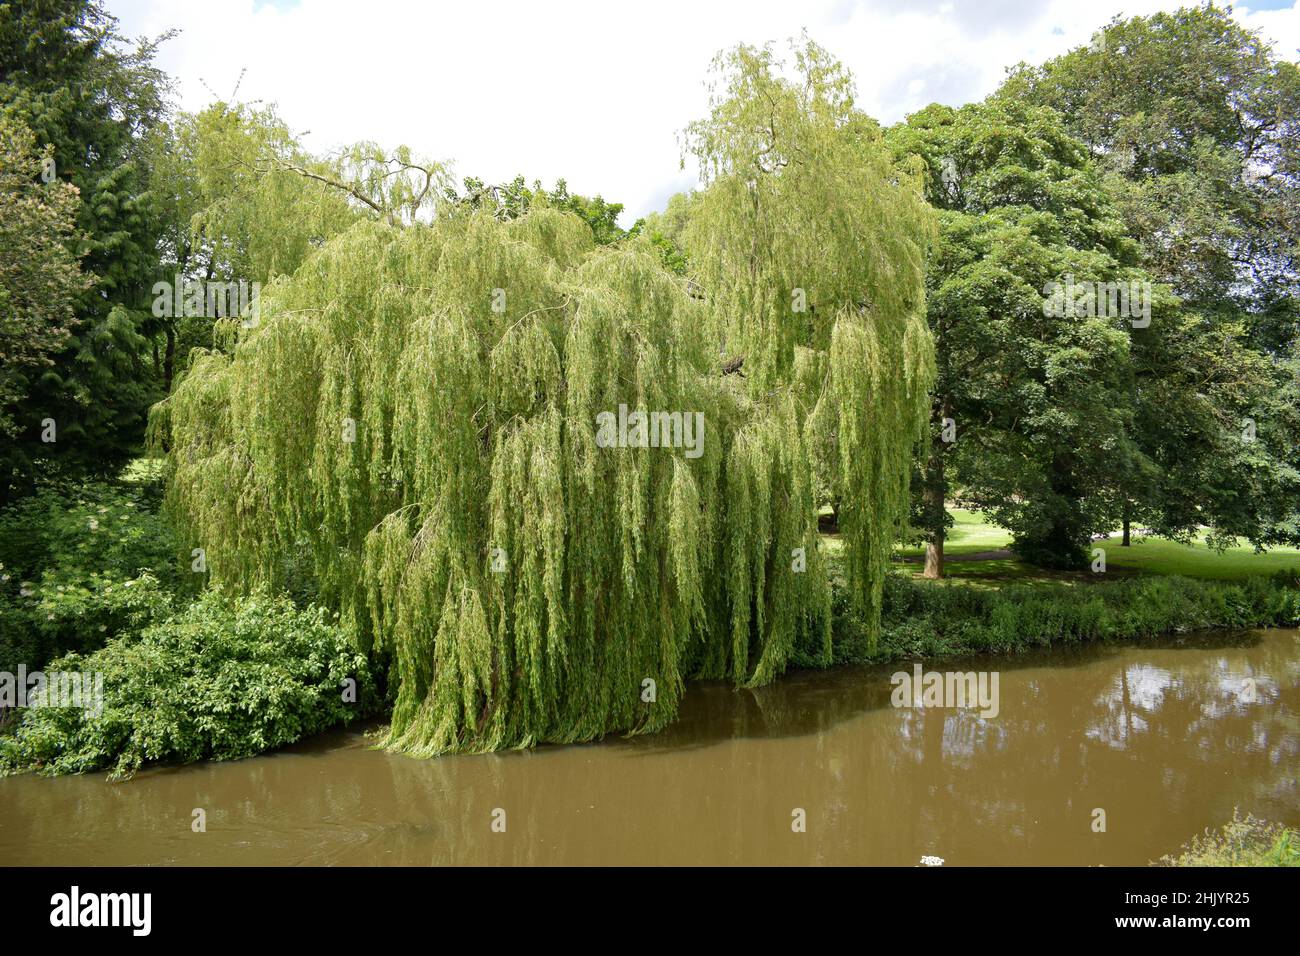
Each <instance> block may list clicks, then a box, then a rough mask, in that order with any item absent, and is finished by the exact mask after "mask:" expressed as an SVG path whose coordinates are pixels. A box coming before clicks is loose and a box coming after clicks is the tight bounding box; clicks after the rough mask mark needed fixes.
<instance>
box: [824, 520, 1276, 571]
mask: <svg viewBox="0 0 1300 956" xmlns="http://www.w3.org/2000/svg"><path fill="white" fill-rule="evenodd" d="M948 512H949V514H951V515H952V516H953V519H954V524H953V527H952V529H951V531H950V532H949V537H948V540H947V542H946V544H945V547H944V555H945V562H944V563H945V568H944V570H945V581H946V582H947V581H962V582H966V583H970V584H976V585H982V586H987V587H999V586H1002V585H1004V584H1007V583H1015V584H1042V583H1075V584H1083V583H1096V582H1097V581H1099V580H1110V579H1114V578H1122V577H1129V576H1134V575H1144V574H1161V575H1181V576H1183V577H1189V578H1201V579H1205V580H1215V581H1240V580H1243V579H1245V578H1250V577H1254V576H1257V575H1269V574H1276V573H1277V572H1279V571H1284V570H1287V569H1288V568H1300V548H1281V547H1279V548H1271V549H1269V550H1268V551H1266V552H1262V553H1257V552H1256V551H1255V549H1254V548H1252V547H1251V546H1250V545H1248V544H1239V545H1238V546H1237V547H1233V548H1228V549H1226V550H1223V551H1216V550H1214V549H1213V548H1210V547H1208V546H1207V545H1206V544H1205V543H1204V541H1193V542H1191V543H1188V544H1181V543H1179V542H1177V541H1167V540H1164V539H1162V538H1154V537H1142V536H1139V535H1137V534H1134V535H1133V537H1132V544H1131V545H1130V546H1129V547H1123V546H1122V545H1121V544H1120V541H1121V538H1120V535H1119V534H1118V533H1116V534H1114V535H1112V536H1111V537H1109V538H1106V539H1104V540H1100V541H1096V542H1094V543H1093V544H1092V547H1093V548H1101V549H1103V550H1104V551H1105V552H1106V572H1105V575H1104V577H1103V575H1100V574H1094V573H1092V572H1091V571H1083V572H1069V571H1049V570H1045V569H1043V568H1038V567H1035V566H1034V565H1031V564H1028V563H1026V562H1024V561H1021V560H1020V559H1019V558H1018V557H1016V556H1015V555H1014V554H1008V555H1006V556H1005V557H994V558H982V559H979V560H971V556H972V555H984V554H987V553H988V552H990V551H998V550H1004V549H1009V548H1010V546H1011V535H1010V533H1009V532H1007V531H1006V530H1005V529H1003V528H999V527H997V526H996V525H993V524H990V523H989V522H988V521H986V520H985V519H984V517H983V516H982V515H981V514H980V513H979V512H976V511H970V510H967V509H964V508H949V509H948ZM827 537H828V538H833V537H834V536H827ZM827 544H828V547H829V549H830V550H831V553H832V554H835V553H837V552H838V549H839V544H838V542H837V541H830V540H828V542H827ZM924 553H925V548H924V547H923V546H921V545H906V546H900V547H898V548H897V549H895V552H894V565H895V567H896V568H897V569H899V570H900V571H903V572H905V573H907V574H909V575H910V576H912V577H914V578H917V579H919V578H920V577H921V571H922V567H921V564H920V559H921V558H922V556H923V555H924ZM909 559H910V560H909Z"/></svg>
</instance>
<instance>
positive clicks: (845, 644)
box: [797, 569, 1300, 667]
mask: <svg viewBox="0 0 1300 956" xmlns="http://www.w3.org/2000/svg"><path fill="white" fill-rule="evenodd" d="M881 617H882V620H881V636H880V641H879V644H878V645H877V647H876V648H875V649H874V650H873V649H871V648H869V647H868V646H867V640H866V632H865V628H863V627H862V625H861V623H860V622H858V621H856V620H854V618H853V616H852V614H851V613H850V612H849V610H848V609H847V607H846V602H844V601H843V600H841V599H840V598H839V594H838V591H837V599H836V603H835V627H834V636H833V641H832V657H831V660H830V661H827V660H826V659H825V657H824V654H821V653H820V649H810V648H805V649H802V650H801V653H800V654H799V656H798V659H797V663H798V664H799V665H800V666H805V667H819V666H826V665H827V664H828V663H876V662H887V661H894V660H900V659H904V658H942V657H948V656H955V655H964V654H985V653H1016V652H1019V651H1023V650H1025V649H1027V648H1030V647H1049V646H1069V645H1075V644H1084V643H1090V642H1095V641H1102V642H1106V641H1125V640H1128V641H1131V640H1141V639H1144V638H1151V637H1157V636H1162V635H1170V634H1183V633H1187V632H1189V631H1213V630H1245V629H1250V628H1265V627H1296V626H1300V569H1297V570H1290V571H1283V572H1279V573H1276V574H1273V575H1269V576H1259V577H1252V578H1246V579H1244V580H1240V581H1204V580H1197V579H1193V578H1185V577H1179V576H1172V577H1161V576H1140V577H1131V578H1122V579H1119V580H1105V581H1098V582H1096V583H1090V584H1067V583H1035V584H1023V585H1005V586H1002V587H1000V588H996V589H990V588H983V587H974V586H970V585H963V584H958V583H949V584H947V585H939V584H936V583H934V582H929V581H919V580H914V579H911V578H909V577H907V576H904V575H901V574H894V575H891V576H890V578H889V579H888V580H887V582H886V585H885V592H884V596H883V605H882V612H881Z"/></svg>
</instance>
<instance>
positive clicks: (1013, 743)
mask: <svg viewBox="0 0 1300 956" xmlns="http://www.w3.org/2000/svg"><path fill="white" fill-rule="evenodd" d="M991 667H996V668H997V669H998V670H999V671H1000V673H1001V683H1000V687H1001V712H1000V713H999V715H998V716H997V717H996V718H994V719H991V720H983V719H981V718H980V717H979V716H978V714H977V713H976V712H975V711H973V710H963V711H958V710H940V709H895V708H894V707H892V706H891V705H890V691H891V689H892V688H891V685H890V683H889V677H890V674H891V673H893V671H894V670H896V669H899V668H895V667H886V668H853V669H842V670H836V671H832V672H820V673H806V674H798V675H792V676H790V677H789V678H787V679H785V680H783V681H781V682H779V683H777V684H774V685H772V686H770V687H766V688H761V689H758V690H747V691H736V690H733V689H732V688H730V687H729V686H726V685H720V684H711V685H699V686H693V687H692V688H691V689H690V691H689V692H688V695H687V698H686V701H685V703H684V706H683V708H682V717H681V720H680V721H679V722H678V723H677V724H675V725H673V726H672V727H671V728H669V729H668V730H667V731H665V732H664V733H661V734H659V735H656V736H653V737H638V738H632V739H626V740H625V739H616V740H611V741H607V742H605V743H602V744H599V745H591V746H585V747H552V748H543V749H541V750H538V751H534V752H522V753H505V754H494V755H488V756H481V757H452V758H443V759H440V760H413V759H409V758H405V757H398V756H392V755H389V754H385V753H380V752H376V751H374V750H372V749H370V747H369V741H368V740H367V739H366V738H365V737H363V736H362V735H361V734H360V733H358V732H356V731H350V732H346V733H343V732H341V733H336V734H331V735H326V736H324V737H321V738H317V739H316V740H313V741H309V742H306V743H304V744H302V745H299V746H296V747H293V748H290V749H289V750H287V751H285V752H282V753H279V754H276V755H273V756H269V757H262V758H257V759H254V760H247V761H242V762H239V763H233V764H207V765H200V766H195V767H188V768H172V769H163V770H154V771H149V772H146V773H144V774H141V775H139V776H138V777H136V778H135V779H134V780H133V781H130V782H127V783H122V784H109V783H105V782H104V781H103V780H102V779H100V778H98V777H90V778H65V779H59V780H47V779H42V778H35V777H20V778H13V779H8V780H0V859H3V861H4V862H6V863H17V862H30V863H40V864H58V863H86V864H110V863H114V864H137V863H192V864H204V863H224V864H259V863H289V864H298V863H308V864H328V863H340V864H383V863H402V864H446V863H476V864H480V863H481V864H498V863H516V864H520V863H525V864H532V863H545V864H591V863H642V864H652V865H653V864H679V863H792V864H793V863H826V864H832V863H880V864H897V865H914V864H916V863H917V862H918V861H919V859H920V857H921V856H922V855H924V854H934V855H937V856H942V857H944V858H945V859H946V860H947V862H948V864H949V865H953V864H1027V863H1046V864H1053V863H1057V864H1097V863H1105V864H1109V865H1118V864H1141V863H1145V862H1147V861H1148V860H1150V859H1152V858H1155V857H1158V856H1160V855H1161V854H1163V853H1167V852H1170V851H1172V850H1173V849H1175V848H1176V847H1177V846H1178V845H1179V844H1180V843H1182V842H1183V841H1184V840H1186V839H1187V838H1188V837H1190V836H1191V835H1192V834H1194V833H1196V832H1198V831H1199V830H1201V829H1202V828H1204V827H1206V826H1210V825H1216V824H1218V823H1221V822H1223V821H1224V820H1226V819H1227V818H1229V817H1230V816H1231V814H1232V809H1233V807H1234V806H1239V807H1241V808H1242V809H1243V810H1249V811H1251V812H1253V813H1255V814H1256V815H1257V816H1262V817H1266V818H1269V819H1273V820H1279V821H1282V822H1286V823H1289V824H1292V825H1300V794H1298V793H1297V782H1296V778H1297V773H1296V769H1297V749H1298V748H1300V719H1298V716H1297V715H1300V633H1297V632H1278V631H1275V632H1265V633H1262V634H1253V635H1246V636H1241V637H1236V638H1231V639H1226V638H1223V637H1210V638H1187V639H1183V640H1181V641H1176V642H1166V643H1165V644H1163V645H1160V646H1154V645H1148V646H1144V647H1142V648H1100V647H1088V648H1080V649H1072V650H1064V651H1049V652H1037V653H1032V654H1025V655H1022V656H1019V657H1015V658H1010V659H1002V660H998V661H996V662H995V661H993V660H991V659H989V658H977V659H971V660H968V661H965V662H944V663H943V665H941V667H939V669H943V670H981V669H988V668H991ZM195 807H203V808H204V809H205V810H206V811H207V822H208V832H207V833H204V834H195V833H192V832H191V831H190V821H191V811H192V810H193V809H194V808H195ZM1095 807H1102V808H1104V809H1105V810H1106V814H1107V823H1108V832H1106V833H1104V834H1097V833H1093V832H1092V830H1091V827H1090V824H1091V820H1092V817H1091V814H1092V810H1093V808H1095ZM495 808H503V809H504V810H505V811H506V819H507V831H506V833H504V834H501V833H493V832H492V830H491V828H490V823H491V815H492V812H493V810H494V809H495ZM794 808H803V809H804V810H805V811H806V812H807V819H808V830H807V832H806V833H802V834H798V833H793V832H791V828H790V820H791V811H792V810H793V809H794Z"/></svg>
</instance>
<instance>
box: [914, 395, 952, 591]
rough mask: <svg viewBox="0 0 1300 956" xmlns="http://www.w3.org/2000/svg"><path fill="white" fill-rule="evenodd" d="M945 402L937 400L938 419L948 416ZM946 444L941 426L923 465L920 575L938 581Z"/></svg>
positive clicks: (945, 480) (944, 497)
mask: <svg viewBox="0 0 1300 956" xmlns="http://www.w3.org/2000/svg"><path fill="white" fill-rule="evenodd" d="M948 408H949V405H948V402H947V400H946V399H945V400H944V401H943V402H942V403H941V404H940V412H939V421H940V425H941V426H942V423H943V419H944V418H946V417H947V416H948ZM947 450H948V446H947V444H946V443H945V442H944V441H943V438H942V430H941V431H940V434H939V435H937V436H935V438H934V439H933V440H932V441H931V443H930V460H929V461H928V462H926V466H925V492H924V494H925V516H926V520H927V521H928V522H929V529H928V530H929V538H928V540H927V541H926V543H925V570H924V571H923V572H922V573H921V576H922V577H925V578H930V579H931V580H934V581H937V580H939V579H941V578H942V577H943V542H944V537H945V536H946V529H945V528H944V518H945V517H946V515H945V514H944V509H943V503H944V501H945V500H946V499H947V497H948V495H947V492H948V487H947V479H946V477H945V476H944V467H943V464H944V463H943V456H944V454H945V452H947Z"/></svg>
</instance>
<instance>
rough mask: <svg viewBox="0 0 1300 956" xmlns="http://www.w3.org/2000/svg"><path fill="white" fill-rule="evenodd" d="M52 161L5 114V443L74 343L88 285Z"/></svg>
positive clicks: (0, 407)
mask: <svg viewBox="0 0 1300 956" xmlns="http://www.w3.org/2000/svg"><path fill="white" fill-rule="evenodd" d="M52 163H53V154H52V151H51V150H49V149H46V150H45V151H44V152H38V151H37V149H36V138H35V137H34V136H33V135H32V132H31V130H29V129H27V127H26V126H23V125H22V124H20V123H19V122H18V121H17V120H13V119H7V118H5V117H3V116H0V437H3V438H4V439H5V441H6V442H8V441H9V440H10V439H11V438H12V437H13V435H14V433H15V432H16V431H17V430H18V427H19V426H18V419H19V418H20V411H19V408H20V405H21V404H22V403H23V402H24V400H25V399H26V398H27V396H28V393H29V392H30V391H31V388H32V382H33V380H34V379H36V378H38V377H39V376H40V375H41V374H43V373H44V371H45V370H47V369H49V368H50V367H51V366H53V364H54V361H55V357H56V356H58V355H59V354H60V353H61V352H62V351H63V349H64V348H65V347H66V345H67V342H68V340H69V339H70V338H71V336H72V329H73V325H74V323H75V320H76V309H75V306H76V303H77V302H78V300H79V299H80V297H81V295H82V293H83V292H84V291H85V289H86V286H87V285H88V284H89V282H88V280H87V278H86V277H85V276H84V275H83V274H82V273H81V270H80V269H79V267H78V263H77V258H76V256H75V254H74V253H73V251H72V250H73V249H74V248H75V247H76V241H75V229H76V218H77V204H78V201H79V200H78V196H77V189H76V187H75V186H72V185H70V184H68V183H65V182H63V181H62V180H60V179H58V178H57V177H54V176H53V175H52V174H51V173H52V168H53V167H52ZM43 180H48V181H43ZM56 437H57V436H56Z"/></svg>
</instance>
